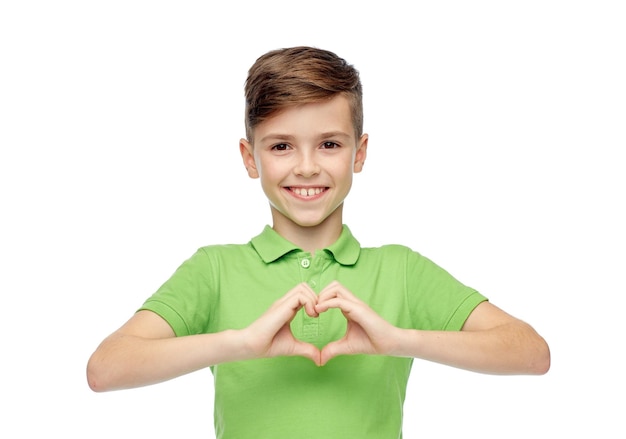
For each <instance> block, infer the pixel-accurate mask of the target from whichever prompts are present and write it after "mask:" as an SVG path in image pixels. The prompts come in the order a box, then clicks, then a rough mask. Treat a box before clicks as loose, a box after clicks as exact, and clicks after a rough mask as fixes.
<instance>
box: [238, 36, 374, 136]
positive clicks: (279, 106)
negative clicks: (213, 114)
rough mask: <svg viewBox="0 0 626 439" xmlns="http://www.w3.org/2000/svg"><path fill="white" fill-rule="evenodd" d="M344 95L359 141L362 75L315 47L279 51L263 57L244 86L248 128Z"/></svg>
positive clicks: (250, 131) (248, 131) (247, 134)
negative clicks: (300, 108) (279, 113)
mask: <svg viewBox="0 0 626 439" xmlns="http://www.w3.org/2000/svg"><path fill="white" fill-rule="evenodd" d="M338 94H343V95H345V96H346V97H347V98H348V101H349V102H350V107H351V110H352V123H353V125H354V130H355V134H356V137H357V139H358V138H359V137H361V135H362V134H363V88H362V85H361V79H360V77H359V72H358V71H357V70H356V69H355V68H354V67H353V66H352V65H351V64H348V63H347V62H346V61H345V60H344V59H343V58H340V57H339V56H337V55H336V54H334V53H333V52H329V51H328V50H322V49H318V48H314V47H306V46H299V47H291V48H285V49H277V50H272V51H270V52H267V53H266V54H264V55H262V56H260V57H259V58H258V59H257V60H256V62H255V63H254V64H253V65H252V67H250V70H249V71H248V78H247V79H246V83H245V97H246V109H245V112H246V114H245V127H246V136H247V139H248V140H249V141H250V142H252V141H253V133H254V129H255V128H256V127H257V126H258V125H259V124H260V123H262V122H263V121H264V120H266V119H268V118H270V117H272V116H274V115H276V114H277V113H278V112H280V111H282V110H284V109H286V108H289V107H294V106H297V105H301V104H306V103H312V102H320V101H323V100H326V99H330V98H333V97H335V96H336V95H338Z"/></svg>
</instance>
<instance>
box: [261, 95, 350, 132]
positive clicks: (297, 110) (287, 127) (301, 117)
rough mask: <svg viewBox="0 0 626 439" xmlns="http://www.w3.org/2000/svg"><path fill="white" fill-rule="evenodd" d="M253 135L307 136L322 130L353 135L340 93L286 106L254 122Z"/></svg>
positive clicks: (348, 112)
mask: <svg viewBox="0 0 626 439" xmlns="http://www.w3.org/2000/svg"><path fill="white" fill-rule="evenodd" d="M254 131H255V135H254V137H255V139H259V141H263V140H264V139H267V138H268V137H276V136H292V137H311V136H319V135H320V134H322V133H345V134H346V135H349V136H352V137H353V136H354V125H353V121H352V111H351V107H350V102H349V101H348V99H347V98H346V97H345V96H343V95H337V96H334V97H333V98H331V99H329V100H325V101H321V102H311V103H306V104H302V105H297V106H293V107H289V108H286V109H284V110H282V111H280V112H278V113H276V114H275V115H273V116H271V117H269V118H268V119H266V120H264V121H263V122H261V123H260V124H259V125H257V127H256V129H255V130H254Z"/></svg>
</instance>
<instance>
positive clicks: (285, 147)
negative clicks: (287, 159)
mask: <svg viewBox="0 0 626 439" xmlns="http://www.w3.org/2000/svg"><path fill="white" fill-rule="evenodd" d="M288 149H289V145H287V144H286V143H278V144H276V145H274V146H272V151H287V150H288Z"/></svg>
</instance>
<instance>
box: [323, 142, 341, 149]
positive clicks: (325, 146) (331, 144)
mask: <svg viewBox="0 0 626 439" xmlns="http://www.w3.org/2000/svg"><path fill="white" fill-rule="evenodd" d="M322 148H323V149H335V148H339V144H338V143H335V142H331V141H328V142H324V143H322Z"/></svg>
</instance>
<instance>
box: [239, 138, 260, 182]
mask: <svg viewBox="0 0 626 439" xmlns="http://www.w3.org/2000/svg"><path fill="white" fill-rule="evenodd" d="M239 152H241V158H242V159H243V165H244V166H245V167H246V171H248V176H249V177H250V178H259V171H258V170H257V168H256V162H255V161H254V148H253V147H252V144H251V143H250V142H248V141H247V140H246V139H241V140H239Z"/></svg>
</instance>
